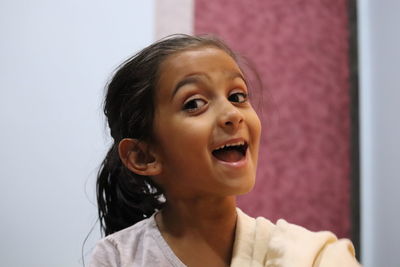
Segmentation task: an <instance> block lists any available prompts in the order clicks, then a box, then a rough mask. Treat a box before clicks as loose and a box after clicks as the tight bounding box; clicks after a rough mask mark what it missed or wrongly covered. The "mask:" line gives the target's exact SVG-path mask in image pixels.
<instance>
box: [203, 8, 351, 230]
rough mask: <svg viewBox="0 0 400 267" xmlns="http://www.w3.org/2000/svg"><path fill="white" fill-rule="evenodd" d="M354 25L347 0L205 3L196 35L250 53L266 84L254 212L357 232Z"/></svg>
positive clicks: (248, 201) (245, 201)
mask: <svg viewBox="0 0 400 267" xmlns="http://www.w3.org/2000/svg"><path fill="white" fill-rule="evenodd" d="M347 27H348V25H347V1H346V0H338V1H321V0H309V1H298V0H286V1H265V0H254V1H233V0H219V1H207V0H196V3H195V33H214V34H217V35H219V36H220V37H221V38H223V39H224V40H225V41H226V42H227V43H228V44H229V45H230V46H231V47H233V48H234V49H235V50H236V51H239V52H240V53H241V54H242V55H244V56H246V57H248V58H249V59H251V61H253V62H254V64H255V66H256V67H257V69H258V72H259V74H260V75H261V77H262V79H263V82H264V85H265V87H266V88H264V92H263V95H264V115H263V116H262V121H263V131H264V132H263V142H262V146H261V155H260V162H259V169H258V177H257V179H258V180H257V184H256V187H255V189H254V190H253V192H252V193H250V194H248V195H246V196H243V197H241V199H240V201H239V206H241V207H242V208H243V209H244V210H245V211H247V212H248V213H249V214H251V215H253V216H256V215H257V216H260V215H261V216H265V217H267V218H270V219H271V220H276V219H277V218H280V217H283V218H286V219H287V220H289V221H291V222H293V223H297V224H301V225H304V226H306V227H308V228H310V229H312V230H321V229H326V230H331V231H333V232H335V233H336V234H338V235H339V236H341V237H342V236H348V235H349V229H350V219H349V215H350V214H349V213H350V208H349V160H350V159H349V138H350V137H349V123H350V119H349V95H348V88H349V82H348V78H349V69H348V55H347V53H348V29H347ZM271 103H273V104H271Z"/></svg>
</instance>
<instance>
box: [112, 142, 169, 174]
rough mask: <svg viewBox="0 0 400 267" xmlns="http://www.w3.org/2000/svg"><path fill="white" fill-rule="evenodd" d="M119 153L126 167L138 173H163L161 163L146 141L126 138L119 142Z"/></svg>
mask: <svg viewBox="0 0 400 267" xmlns="http://www.w3.org/2000/svg"><path fill="white" fill-rule="evenodd" d="M118 153H119V157H120V159H121V161H122V163H123V164H124V165H125V167H127V168H128V169H129V170H131V171H132V172H134V173H136V174H139V175H144V176H154V175H158V174H160V173H161V163H160V162H159V161H158V160H157V157H156V155H155V154H154V153H153V152H151V150H150V148H149V145H148V144H147V143H146V142H143V141H139V140H138V139H133V138H124V139H122V140H121V141H120V142H119V144H118Z"/></svg>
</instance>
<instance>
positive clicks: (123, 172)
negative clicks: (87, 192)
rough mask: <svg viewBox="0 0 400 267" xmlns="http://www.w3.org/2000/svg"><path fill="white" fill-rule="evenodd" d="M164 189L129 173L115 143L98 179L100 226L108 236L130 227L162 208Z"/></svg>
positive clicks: (142, 177) (102, 165)
mask: <svg viewBox="0 0 400 267" xmlns="http://www.w3.org/2000/svg"><path fill="white" fill-rule="evenodd" d="M161 194H162V192H161V189H160V188H159V187H158V186H157V185H156V184H155V183H153V182H152V180H151V179H150V178H149V177H146V176H141V175H137V174H135V173H133V172H131V171H129V170H128V169H127V168H126V167H125V166H124V165H123V164H122V162H121V160H120V158H119V156H118V146H117V145H116V144H114V145H113V146H112V147H111V149H110V150H109V151H108V153H107V156H106V158H105V159H104V161H103V163H102V164H101V167H100V170H99V174H98V179H97V203H98V213H99V219H100V227H101V230H102V232H103V233H104V234H105V235H109V234H112V233H114V232H116V231H119V230H122V229H124V228H126V227H129V226H131V225H133V224H135V223H137V222H139V221H141V220H143V219H145V218H148V217H150V216H151V215H152V214H153V213H154V212H155V211H156V210H159V209H161V207H162V205H163V202H162V201H160V197H161Z"/></svg>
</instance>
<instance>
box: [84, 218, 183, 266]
mask: <svg viewBox="0 0 400 267" xmlns="http://www.w3.org/2000/svg"><path fill="white" fill-rule="evenodd" d="M154 217H155V214H153V215H152V216H151V217H150V218H148V219H145V220H143V221H140V222H138V223H136V224H134V225H133V226H130V227H128V228H126V229H123V230H121V231H118V232H116V233H114V234H111V235H109V236H107V237H106V238H104V239H102V240H100V241H99V242H98V243H97V245H96V247H95V249H94V251H93V254H92V260H91V262H90V264H89V267H128V266H129V267H139V266H141V267H142V266H149V267H151V266H157V267H170V266H174V267H186V265H185V264H183V263H182V262H181V261H180V260H179V259H178V257H177V256H176V255H175V254H174V253H173V252H172V250H171V248H170V247H169V246H168V244H167V242H166V241H165V240H164V238H163V237H162V236H161V233H160V231H159V230H158V227H157V224H156V221H155V219H154Z"/></svg>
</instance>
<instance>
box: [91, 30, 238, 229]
mask: <svg viewBox="0 0 400 267" xmlns="http://www.w3.org/2000/svg"><path fill="white" fill-rule="evenodd" d="M204 46H213V47H217V48H219V49H222V50H223V51H225V52H226V53H228V54H229V55H230V56H231V57H232V58H234V59H235V60H236V56H235V54H234V53H233V52H232V51H231V50H230V49H229V48H228V47H227V46H226V45H225V44H224V43H223V42H222V41H220V40H218V39H217V38H215V37H210V36H189V35H182V34H180V35H172V36H169V37H167V38H165V39H162V40H160V41H158V42H156V43H154V44H152V45H150V46H148V47H146V48H144V49H143V50H141V51H140V52H139V53H137V54H136V55H134V56H133V57H131V58H129V59H128V60H126V61H125V62H123V63H122V64H121V65H120V66H119V68H118V69H117V71H116V72H115V74H114V77H113V78H112V79H111V81H110V82H109V83H108V86H107V92H106V96H105V101H104V114H105V115H106V117H107V121H108V126H109V127H110V132H111V136H112V138H113V144H112V146H111V148H110V150H109V151H108V153H107V155H106V157H105V159H104V161H103V162H102V164H101V167H100V170H99V173H98V177H97V203H98V214H99V220H100V228H101V230H102V231H103V232H104V233H105V235H109V234H112V233H114V232H116V231H119V230H121V229H123V228H126V227H128V226H131V225H133V224H135V223H137V222H139V221H141V220H143V219H145V218H147V217H149V216H151V215H152V214H153V213H154V212H155V211H156V210H159V209H160V208H162V206H163V200H162V193H163V192H162V189H161V188H160V187H159V186H157V184H155V183H154V182H153V181H152V180H151V179H150V178H149V177H147V176H142V175H138V174H135V173H133V172H131V171H130V170H128V169H127V168H126V167H125V166H124V164H123V163H122V161H121V159H120V158H119V154H118V144H119V142H120V141H121V140H122V139H123V138H136V139H139V140H143V141H151V140H152V130H153V117H154V92H155V90H156V84H157V82H158V76H159V66H160V64H161V63H162V62H163V61H164V60H165V59H166V58H167V57H168V56H170V55H172V54H174V53H178V52H182V51H184V50H187V49H192V48H198V47H204Z"/></svg>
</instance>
